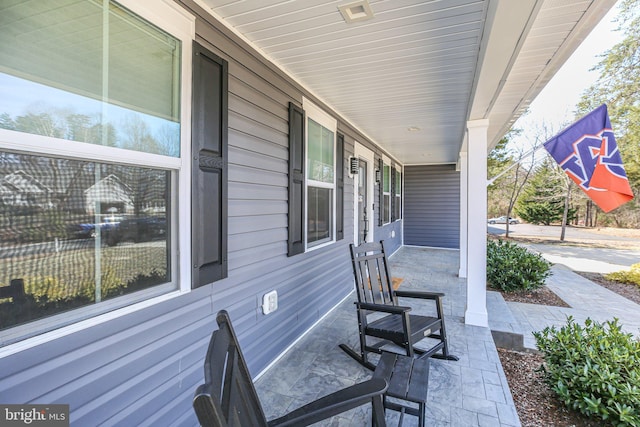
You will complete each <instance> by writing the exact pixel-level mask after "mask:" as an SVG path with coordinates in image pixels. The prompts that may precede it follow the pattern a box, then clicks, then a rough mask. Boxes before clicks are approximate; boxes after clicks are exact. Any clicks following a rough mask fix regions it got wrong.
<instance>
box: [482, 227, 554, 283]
mask: <svg viewBox="0 0 640 427" xmlns="http://www.w3.org/2000/svg"><path fill="white" fill-rule="evenodd" d="M551 265H552V264H551V263H550V262H549V261H547V260H546V259H544V258H543V257H542V255H540V254H535V253H532V252H529V251H528V250H527V249H526V248H524V247H522V246H518V245H516V244H515V243H511V242H507V241H504V240H498V241H495V240H489V241H488V242H487V282H488V283H489V284H490V285H491V286H492V287H493V288H496V289H500V290H502V291H505V292H516V291H531V290H535V289H538V288H540V287H542V286H544V282H545V280H546V278H547V277H549V276H550V275H551Z"/></svg>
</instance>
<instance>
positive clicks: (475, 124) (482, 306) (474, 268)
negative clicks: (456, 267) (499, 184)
mask: <svg viewBox="0 0 640 427" xmlns="http://www.w3.org/2000/svg"><path fill="white" fill-rule="evenodd" d="M488 127H489V120H485V119H483V120H472V121H468V122H467V131H468V150H467V152H468V159H467V163H468V166H467V212H468V213H469V215H468V216H467V307H466V310H465V314H464V322H465V323H466V324H469V325H476V326H485V327H487V326H489V320H488V316H487V128H488Z"/></svg>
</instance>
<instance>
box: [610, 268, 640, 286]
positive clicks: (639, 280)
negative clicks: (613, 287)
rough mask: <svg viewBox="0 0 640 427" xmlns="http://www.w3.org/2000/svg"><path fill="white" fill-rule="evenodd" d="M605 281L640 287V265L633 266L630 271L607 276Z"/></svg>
mask: <svg viewBox="0 0 640 427" xmlns="http://www.w3.org/2000/svg"><path fill="white" fill-rule="evenodd" d="M604 277H605V279H609V280H614V281H616V282H622V283H628V284H631V285H636V286H640V264H633V265H632V266H631V268H630V269H629V270H622V271H616V272H614V273H609V274H605V276H604Z"/></svg>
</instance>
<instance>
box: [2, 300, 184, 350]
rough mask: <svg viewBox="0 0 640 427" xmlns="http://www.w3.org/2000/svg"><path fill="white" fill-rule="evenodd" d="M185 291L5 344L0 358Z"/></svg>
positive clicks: (140, 308)
mask: <svg viewBox="0 0 640 427" xmlns="http://www.w3.org/2000/svg"><path fill="white" fill-rule="evenodd" d="M187 292H189V290H174V291H170V292H168V293H166V294H162V295H158V296H156V297H153V298H150V299H148V300H143V301H140V302H137V303H134V304H131V305H128V306H125V307H122V308H119V309H116V310H113V311H109V312H106V313H102V314H99V315H96V316H94V317H91V318H88V319H84V320H80V321H78V322H75V323H72V324H70V325H66V326H62V327H60V328H57V329H54V330H52V331H48V332H44V333H42V334H40V335H36V336H33V337H29V338H25V339H24V340H22V341H18V342H15V343H11V344H7V345H6V346H4V347H1V348H0V359H2V358H4V357H7V356H10V355H12V354H16V353H20V352H22V351H25V350H28V349H30V348H33V347H36V346H39V345H41V344H44V343H47V342H49V341H54V340H57V339H60V338H63V337H65V336H68V335H71V334H74V333H77V332H80V331H82V330H84V329H87V328H91V327H93V326H97V325H100V324H103V323H106V322H109V321H111V320H114V319H117V318H120V317H122V316H126V315H127V314H130V313H134V312H136V311H139V310H142V309H144V308H147V307H150V306H153V305H155V304H160V303H162V302H164V301H168V300H170V299H173V298H176V297H178V296H180V295H182V294H184V293H187Z"/></svg>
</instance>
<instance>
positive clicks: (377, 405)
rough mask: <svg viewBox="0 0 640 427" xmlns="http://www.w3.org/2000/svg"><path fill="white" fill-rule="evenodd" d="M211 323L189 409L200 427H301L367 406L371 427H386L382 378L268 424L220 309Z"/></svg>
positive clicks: (336, 394) (349, 389)
mask: <svg viewBox="0 0 640 427" xmlns="http://www.w3.org/2000/svg"><path fill="white" fill-rule="evenodd" d="M216 320H217V322H218V326H219V329H218V330H217V331H214V332H213V334H212V335H211V341H210V342H209V349H208V351H207V356H206V359H205V361H204V378H205V383H204V384H202V385H200V386H198V388H197V390H196V393H195V396H194V397H193V408H194V410H195V412H196V415H197V417H198V421H199V422H200V424H201V425H203V426H207V427H209V426H215V427H218V426H220V427H222V426H224V427H226V426H235V427H247V426H251V427H260V426H306V425H309V424H313V423H316V422H318V421H322V420H324V419H327V418H330V417H332V416H334V415H337V414H340V413H342V412H344V411H347V410H350V409H353V408H356V407H358V406H361V405H364V404H368V403H372V404H373V417H372V422H373V425H374V426H377V427H383V426H385V417H384V407H383V394H384V392H385V391H386V390H387V382H386V381H385V380H384V379H381V378H377V379H370V380H369V381H365V382H362V383H359V384H356V385H353V386H351V387H348V388H345V389H342V390H339V391H337V392H335V393H332V394H329V395H327V396H325V397H322V398H320V399H318V400H316V401H313V402H311V403H309V404H307V405H305V406H303V407H301V408H299V409H296V410H295V411H293V412H290V413H289V414H287V415H285V416H283V417H280V418H277V419H274V420H271V421H267V419H266V418H265V415H264V411H263V410H262V406H261V404H260V400H259V399H258V394H257V393H256V389H255V388H254V386H253V381H252V380H251V376H250V374H249V370H248V368H247V364H246V362H245V360H244V356H243V355H242V351H241V350H240V347H239V346H238V340H237V338H236V334H235V332H234V330H233V327H232V326H231V320H230V319H229V315H228V314H227V312H226V311H224V310H223V311H220V312H219V313H218V316H217V318H216Z"/></svg>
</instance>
